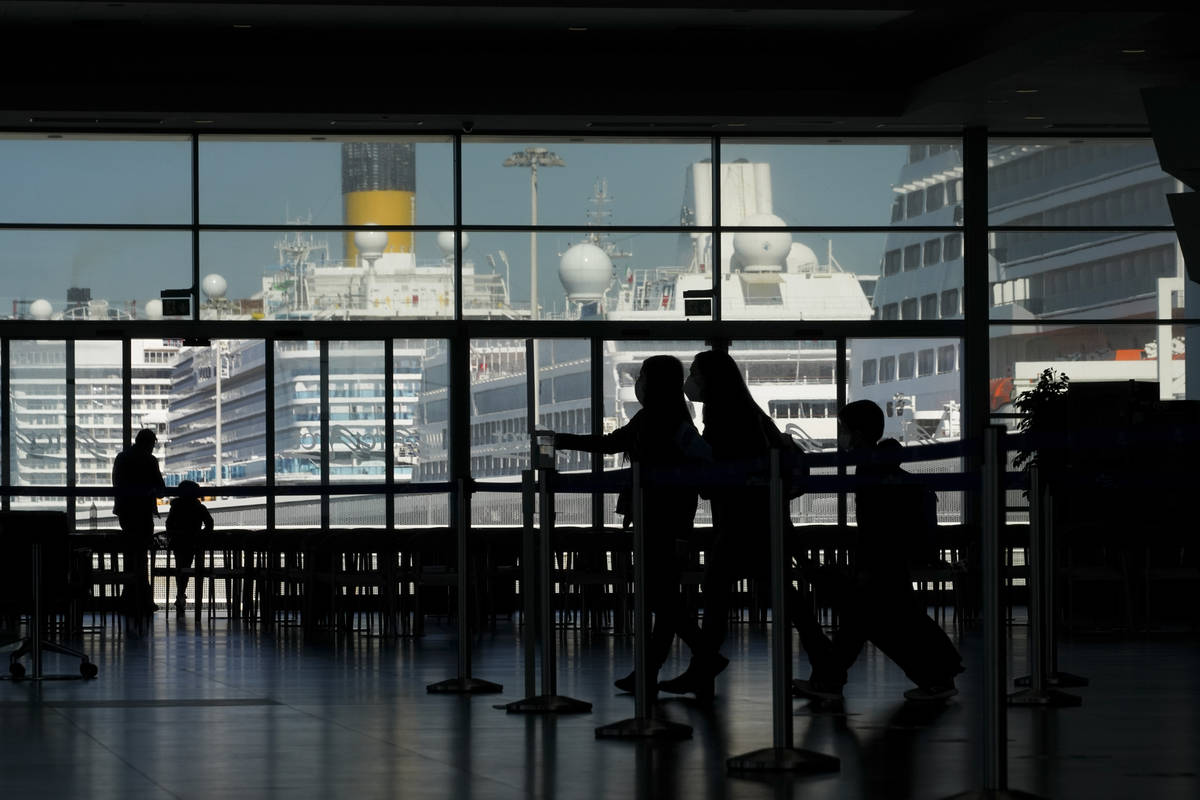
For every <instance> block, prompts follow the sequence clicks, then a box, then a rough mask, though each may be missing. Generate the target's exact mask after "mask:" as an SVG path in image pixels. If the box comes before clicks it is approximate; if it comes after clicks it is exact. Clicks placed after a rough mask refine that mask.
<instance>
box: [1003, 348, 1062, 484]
mask: <svg viewBox="0 0 1200 800" xmlns="http://www.w3.org/2000/svg"><path fill="white" fill-rule="evenodd" d="M1069 385H1070V378H1069V377H1068V376H1067V374H1066V373H1065V372H1062V373H1059V372H1055V371H1054V370H1053V369H1050V368H1046V369H1044V370H1042V374H1041V375H1039V376H1038V382H1037V385H1035V386H1034V387H1033V388H1032V389H1029V390H1027V391H1024V392H1022V393H1021V395H1020V396H1019V397H1018V398H1017V399H1016V400H1014V401H1013V408H1015V409H1017V411H1019V412H1020V413H1021V421H1020V422H1019V423H1017V430H1019V431H1020V432H1021V433H1024V434H1027V435H1028V437H1029V438H1028V439H1027V440H1026V442H1025V443H1024V446H1023V447H1020V448H1018V449H1017V454H1016V455H1015V456H1014V457H1013V467H1015V468H1017V469H1020V470H1021V471H1022V472H1024V473H1025V496H1026V497H1028V496H1029V468H1030V467H1032V466H1034V465H1035V464H1036V465H1038V466H1039V467H1040V468H1041V469H1042V470H1043V474H1046V472H1048V471H1053V470H1056V469H1061V468H1062V467H1063V466H1064V456H1065V451H1066V447H1065V444H1066V443H1065V442H1062V443H1061V444H1059V445H1058V446H1054V445H1050V446H1046V444H1045V441H1046V439H1045V438H1043V437H1054V436H1059V437H1061V436H1065V434H1066V429H1067V388H1068V386H1069ZM1039 441H1040V443H1039Z"/></svg>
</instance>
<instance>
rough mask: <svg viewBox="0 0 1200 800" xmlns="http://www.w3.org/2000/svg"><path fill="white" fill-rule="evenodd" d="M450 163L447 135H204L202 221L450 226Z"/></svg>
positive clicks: (451, 201)
mask: <svg viewBox="0 0 1200 800" xmlns="http://www.w3.org/2000/svg"><path fill="white" fill-rule="evenodd" d="M453 158H454V148H453V145H452V143H451V140H450V139H448V138H434V137H420V138H414V137H404V138H400V137H383V136H374V137H338V136H296V137H282V138H281V137H271V138H266V137H256V136H254V137H251V136H238V137H217V136H203V137H201V138H200V221H201V223H204V224H215V225H220V224H241V225H277V224H290V223H310V224H314V225H372V224H373V225H448V224H450V223H451V222H452V221H453V219H454V178H453V172H452V164H453Z"/></svg>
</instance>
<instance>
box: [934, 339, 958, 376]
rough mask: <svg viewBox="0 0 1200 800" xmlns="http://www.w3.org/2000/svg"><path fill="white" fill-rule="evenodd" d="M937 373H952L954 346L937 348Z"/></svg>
mask: <svg viewBox="0 0 1200 800" xmlns="http://www.w3.org/2000/svg"><path fill="white" fill-rule="evenodd" d="M937 371H938V374H939V375H944V374H945V373H947V372H953V371H954V345H952V344H948V345H946V346H944V347H939V348H938V351H937Z"/></svg>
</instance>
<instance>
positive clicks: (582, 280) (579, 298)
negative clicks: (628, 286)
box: [558, 242, 613, 302]
mask: <svg viewBox="0 0 1200 800" xmlns="http://www.w3.org/2000/svg"><path fill="white" fill-rule="evenodd" d="M612 271H613V265H612V259H610V258H609V257H608V253H605V252H604V251H603V250H601V249H600V248H599V247H597V246H596V245H594V244H592V243H591V242H580V243H579V244H577V245H573V246H571V247H570V248H568V249H567V252H565V253H563V254H562V258H561V259H560V260H559V262H558V279H559V280H560V281H562V285H563V288H564V289H566V290H567V299H569V300H574V301H576V302H589V301H593V300H599V299H600V298H601V297H603V296H604V291H605V290H606V289H607V288H608V286H609V284H610V283H612Z"/></svg>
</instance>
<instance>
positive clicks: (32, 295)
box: [0, 230, 192, 320]
mask: <svg viewBox="0 0 1200 800" xmlns="http://www.w3.org/2000/svg"><path fill="white" fill-rule="evenodd" d="M0 274H3V275H4V284H3V289H2V290H0V306H2V307H4V308H9V307H11V308H12V315H13V316H14V317H16V318H17V319H68V320H71V319H120V320H129V319H161V318H162V305H161V303H160V301H159V291H160V290H162V289H179V288H186V287H188V286H191V284H192V245H191V237H190V236H189V235H188V234H187V233H177V232H173V231H166V232H164V231H82V230H66V231H52V232H51V231H30V230H5V231H0Z"/></svg>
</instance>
